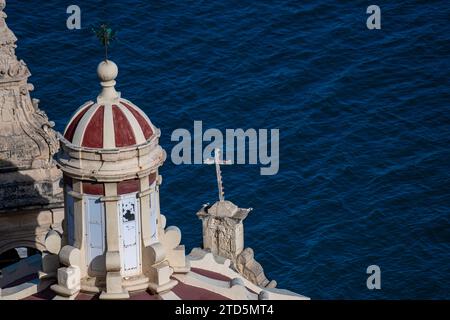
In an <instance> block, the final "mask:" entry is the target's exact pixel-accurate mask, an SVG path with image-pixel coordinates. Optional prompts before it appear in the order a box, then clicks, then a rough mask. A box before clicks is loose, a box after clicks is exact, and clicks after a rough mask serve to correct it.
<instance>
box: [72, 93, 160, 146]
mask: <svg viewBox="0 0 450 320" xmlns="http://www.w3.org/2000/svg"><path fill="white" fill-rule="evenodd" d="M155 132H156V129H155V127H154V126H153V124H152V123H151V122H150V119H149V118H148V117H147V115H146V114H145V113H144V112H143V111H142V110H141V109H139V108H138V107H137V106H135V105H134V104H132V103H131V102H129V101H127V100H125V99H122V98H120V99H119V100H118V101H117V103H115V104H108V103H105V104H103V103H100V104H99V103H94V102H88V103H86V104H85V105H83V106H82V107H81V108H79V109H78V110H77V111H76V112H75V114H74V115H73V117H72V119H71V120H70V122H69V124H68V125H67V127H66V130H65V131H64V138H66V139H67V140H68V141H70V142H71V143H72V144H73V145H76V146H79V147H86V148H96V149H114V148H122V147H128V146H134V145H140V144H143V143H145V142H146V141H148V140H149V139H150V138H151V137H152V136H153V134H154V133H155Z"/></svg>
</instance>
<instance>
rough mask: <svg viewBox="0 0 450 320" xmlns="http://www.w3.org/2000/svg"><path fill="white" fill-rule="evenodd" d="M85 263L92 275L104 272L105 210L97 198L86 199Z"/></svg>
mask: <svg viewBox="0 0 450 320" xmlns="http://www.w3.org/2000/svg"><path fill="white" fill-rule="evenodd" d="M85 203H86V215H87V219H86V220H87V228H86V232H87V237H86V238H87V246H88V248H87V249H88V250H87V255H88V256H87V263H88V267H89V270H90V271H92V272H93V273H101V272H104V271H105V257H104V253H105V247H106V246H105V209H104V204H103V203H102V202H101V201H100V198H99V197H90V196H89V197H86V202H85Z"/></svg>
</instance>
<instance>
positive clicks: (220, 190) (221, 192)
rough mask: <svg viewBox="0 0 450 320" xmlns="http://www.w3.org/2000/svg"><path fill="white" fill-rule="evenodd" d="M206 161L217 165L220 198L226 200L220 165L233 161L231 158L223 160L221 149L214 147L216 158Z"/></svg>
mask: <svg viewBox="0 0 450 320" xmlns="http://www.w3.org/2000/svg"><path fill="white" fill-rule="evenodd" d="M204 163H205V164H215V165H216V175H217V187H218V189H219V200H220V201H225V193H224V191H223V184H222V172H221V170H220V165H221V164H225V165H229V164H232V161H231V160H221V159H220V149H218V148H216V149H214V159H212V158H208V159H206V160H205V161H204Z"/></svg>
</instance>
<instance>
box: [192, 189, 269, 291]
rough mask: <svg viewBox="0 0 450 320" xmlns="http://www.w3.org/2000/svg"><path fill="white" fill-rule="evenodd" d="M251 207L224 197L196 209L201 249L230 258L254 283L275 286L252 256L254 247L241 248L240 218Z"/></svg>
mask: <svg viewBox="0 0 450 320" xmlns="http://www.w3.org/2000/svg"><path fill="white" fill-rule="evenodd" d="M219 185H220V184H219ZM250 211H251V209H242V208H239V207H238V206H236V205H235V204H233V203H232V202H230V201H225V200H220V201H217V202H216V203H215V204H214V205H212V206H209V205H205V206H203V208H202V209H200V211H199V212H197V216H198V217H199V218H200V219H201V220H202V224H203V249H205V250H208V251H210V252H211V253H212V254H213V255H215V256H220V257H224V258H228V259H230V261H231V266H232V267H233V268H234V269H235V270H236V271H237V272H239V273H240V274H242V275H243V276H244V277H245V278H246V279H248V280H250V281H251V282H253V283H254V284H256V285H258V286H261V287H268V288H274V287H276V285H277V283H276V281H274V280H272V281H269V280H268V279H267V278H266V276H265V274H264V270H263V268H262V266H261V264H259V263H258V262H257V261H256V260H255V257H254V254H253V250H252V249H251V248H246V249H244V224H243V223H242V222H243V221H244V219H245V218H246V217H247V215H248V213H249V212H250Z"/></svg>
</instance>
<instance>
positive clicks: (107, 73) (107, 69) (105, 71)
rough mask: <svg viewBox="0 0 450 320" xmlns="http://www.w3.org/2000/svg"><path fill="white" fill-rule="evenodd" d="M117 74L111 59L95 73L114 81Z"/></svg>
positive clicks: (103, 78)
mask: <svg viewBox="0 0 450 320" xmlns="http://www.w3.org/2000/svg"><path fill="white" fill-rule="evenodd" d="M0 1H2V0H0ZM118 74H119V68H118V67H117V65H116V64H115V63H114V62H112V61H111V60H105V61H102V62H100V64H99V65H98V67H97V75H98V78H99V79H100V81H101V82H110V81H114V80H115V79H116V78H117V75H118Z"/></svg>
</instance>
